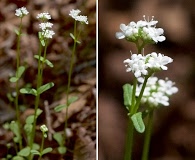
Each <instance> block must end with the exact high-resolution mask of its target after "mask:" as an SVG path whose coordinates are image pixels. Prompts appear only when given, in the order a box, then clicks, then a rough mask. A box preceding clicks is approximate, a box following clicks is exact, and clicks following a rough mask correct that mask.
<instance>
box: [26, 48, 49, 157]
mask: <svg viewBox="0 0 195 160" xmlns="http://www.w3.org/2000/svg"><path fill="white" fill-rule="evenodd" d="M46 49H47V46H45V48H44V53H45V52H46ZM41 52H42V45H41V44H39V53H38V54H39V59H38V73H37V87H36V90H38V88H39V87H40V86H41V85H42V73H43V68H42V63H43V62H41V60H40V57H41ZM39 101H40V94H38V95H37V96H36V98H35V113H34V120H33V128H32V132H31V140H30V148H31V149H32V147H33V143H34V137H35V129H36V123H37V109H38V106H39ZM32 157H33V156H32V155H31V154H30V156H29V159H32Z"/></svg>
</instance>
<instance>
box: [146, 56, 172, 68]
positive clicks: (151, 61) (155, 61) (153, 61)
mask: <svg viewBox="0 0 195 160" xmlns="http://www.w3.org/2000/svg"><path fill="white" fill-rule="evenodd" d="M147 57H148V64H147V65H148V67H149V68H151V69H162V70H167V69H168V68H167V66H165V65H167V64H168V63H171V62H173V59H172V58H170V57H168V56H164V55H163V54H161V53H158V54H157V53H156V52H152V53H151V54H148V55H147Z"/></svg>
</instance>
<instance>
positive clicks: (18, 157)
mask: <svg viewBox="0 0 195 160" xmlns="http://www.w3.org/2000/svg"><path fill="white" fill-rule="evenodd" d="M12 160H24V158H23V157H20V156H14V157H13V158H12Z"/></svg>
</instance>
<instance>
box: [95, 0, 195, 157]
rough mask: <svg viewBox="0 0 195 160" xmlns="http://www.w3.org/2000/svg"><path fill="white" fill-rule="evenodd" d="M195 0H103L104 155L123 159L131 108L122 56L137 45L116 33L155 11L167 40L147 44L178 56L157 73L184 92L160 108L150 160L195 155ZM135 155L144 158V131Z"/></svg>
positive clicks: (101, 129)
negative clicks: (125, 102) (126, 102)
mask: <svg viewBox="0 0 195 160" xmlns="http://www.w3.org/2000/svg"><path fill="white" fill-rule="evenodd" d="M194 5H195V2H194V1H192V0H171V1H170V0H159V1H156V0H136V1H135V0H131V1H128V0H120V1H117V0H107V1H103V0H100V1H99V55H98V56H99V112H98V113H99V116H98V118H99V123H98V126H99V131H98V133H99V153H98V154H99V159H100V160H122V159H123V154H124V142H125V132H126V125H127V115H126V114H127V113H126V110H125V108H124V107H123V103H122V102H123V97H122V85H123V84H125V83H128V82H131V80H132V75H131V74H128V73H126V72H125V66H124V64H123V60H124V59H126V58H128V57H129V56H130V52H129V50H131V51H132V52H134V51H136V50H135V49H136V48H135V46H134V45H131V44H130V43H128V42H126V41H125V40H118V39H116V38H115V33H116V32H117V31H119V25H120V24H121V23H125V24H127V23H129V22H130V21H138V20H140V19H142V16H143V15H146V17H147V16H150V17H151V16H154V17H155V19H156V20H158V21H159V23H158V24H157V27H162V28H163V29H164V31H165V36H166V41H165V42H163V43H158V44H157V45H151V46H148V47H146V48H145V53H149V52H152V51H156V52H160V53H163V54H165V55H168V56H170V57H172V58H173V59H174V61H173V63H172V64H170V65H169V69H168V71H163V72H160V73H158V74H157V76H158V77H161V78H165V77H169V79H171V80H172V81H175V82H176V86H177V87H178V88H179V92H178V93H177V94H176V95H173V96H172V97H171V102H170V106H169V107H162V108H160V109H158V110H156V112H155V116H154V127H153V134H152V140H151V148H150V153H149V155H150V157H149V159H150V160H194V159H195V99H194V95H195V85H194V78H195V65H194V58H195V45H194V44H195V31H194V28H195V10H194ZM135 141H136V142H135V146H134V152H133V157H134V158H133V160H139V159H140V156H141V151H142V144H143V135H140V134H138V135H137V136H136V138H135Z"/></svg>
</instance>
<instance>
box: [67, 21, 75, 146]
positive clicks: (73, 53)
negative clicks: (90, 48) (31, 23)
mask: <svg viewBox="0 0 195 160" xmlns="http://www.w3.org/2000/svg"><path fill="white" fill-rule="evenodd" d="M74 37H75V39H74V46H73V50H72V56H71V62H70V69H69V72H68V86H67V90H66V105H67V107H66V115H65V124H64V143H65V142H66V128H67V127H68V108H69V106H68V105H69V104H68V99H69V92H70V85H71V77H72V70H73V65H74V57H75V51H76V44H77V38H78V37H77V36H76V20H75V22H74Z"/></svg>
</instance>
